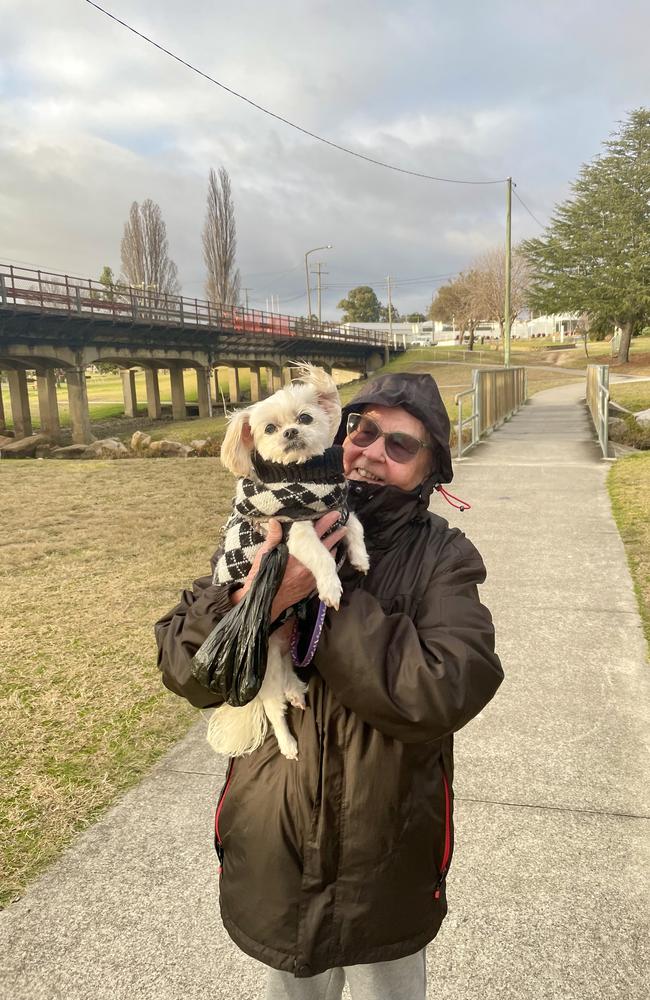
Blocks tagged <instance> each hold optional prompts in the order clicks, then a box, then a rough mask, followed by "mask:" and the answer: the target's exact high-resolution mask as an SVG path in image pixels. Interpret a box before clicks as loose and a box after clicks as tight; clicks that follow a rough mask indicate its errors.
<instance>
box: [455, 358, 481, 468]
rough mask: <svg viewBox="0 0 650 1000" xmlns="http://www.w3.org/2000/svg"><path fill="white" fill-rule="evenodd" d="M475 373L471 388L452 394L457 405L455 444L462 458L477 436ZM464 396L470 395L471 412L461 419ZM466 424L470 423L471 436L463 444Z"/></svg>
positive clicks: (476, 384)
mask: <svg viewBox="0 0 650 1000" xmlns="http://www.w3.org/2000/svg"><path fill="white" fill-rule="evenodd" d="M476 375H477V372H474V385H473V386H472V388H471V389H465V391H464V392H457V393H456V395H455V396H454V401H455V403H456V406H457V407H458V422H457V428H456V438H457V441H456V445H457V448H458V457H459V458H462V456H463V455H464V454H465V452H466V451H469V450H470V448H473V447H474V445H475V444H476V442H477V441H478V438H479V429H478V420H479V413H478V406H477V401H478V391H477V390H478V383H477V381H476ZM465 396H471V397H472V412H471V413H470V415H469V417H465V419H463V399H464V398H465ZM466 424H471V425H472V438H471V441H470V443H469V444H467V445H465V446H463V428H464V427H465V425H466Z"/></svg>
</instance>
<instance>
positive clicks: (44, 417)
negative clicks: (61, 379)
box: [36, 368, 61, 442]
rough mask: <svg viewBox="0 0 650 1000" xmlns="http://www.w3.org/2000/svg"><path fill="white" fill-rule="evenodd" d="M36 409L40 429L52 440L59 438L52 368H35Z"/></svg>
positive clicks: (59, 427)
mask: <svg viewBox="0 0 650 1000" xmlns="http://www.w3.org/2000/svg"><path fill="white" fill-rule="evenodd" d="M36 384H37V386H38V411H39V413H40V417H41V431H42V433H43V434H47V435H49V437H51V438H52V440H53V441H56V442H59V441H60V440H61V423H60V421H59V404H58V402H57V398H56V373H55V371H54V369H53V368H37V369H36Z"/></svg>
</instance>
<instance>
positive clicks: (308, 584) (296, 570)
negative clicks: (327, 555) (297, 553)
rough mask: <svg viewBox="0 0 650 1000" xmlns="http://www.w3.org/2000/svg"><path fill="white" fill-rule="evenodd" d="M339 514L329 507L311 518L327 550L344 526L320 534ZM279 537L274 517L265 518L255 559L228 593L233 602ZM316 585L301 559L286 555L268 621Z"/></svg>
mask: <svg viewBox="0 0 650 1000" xmlns="http://www.w3.org/2000/svg"><path fill="white" fill-rule="evenodd" d="M339 517H340V515H339V512H338V511H335V510H333V511H330V512H329V513H327V514H324V515H323V517H321V518H319V520H318V521H315V522H314V529H315V531H316V534H317V535H318V537H319V538H320V539H321V541H322V544H323V545H324V546H325V548H326V549H328V550H329V551H330V552H331V550H332V549H333V548H334V547H335V546H336V545H337V544H338V543H339V542H340V541H341V539H342V538H343V536H344V535H345V532H346V529H345V527H341V528H337V529H336V531H334V532H332V534H331V535H329V536H328V537H327V538H325V539H323V535H324V534H325V532H326V531H328V530H329V529H330V528H331V527H332V525H333V524H336V522H337V521H338V519H339ZM281 541H282V525H281V524H280V522H279V521H276V520H275V519H274V518H273V519H271V520H270V521H269V524H268V534H267V536H266V539H265V541H264V542H263V543H262V545H261V546H260V548H259V549H258V551H257V553H256V555H255V559H254V560H253V565H252V566H251V568H250V571H249V573H248V576H247V577H246V579H245V580H244V586H243V587H240V589H239V590H236V591H235V592H234V594H232V596H231V601H232V603H233V604H238V603H239V601H241V599H242V598H243V597H245V596H246V594H247V593H248V591H249V590H250V587H251V584H252V582H253V580H254V579H255V577H256V576H257V573H258V571H259V568H260V563H261V561H262V559H263V557H264V555H265V554H266V553H267V552H270V551H271V549H274V548H275V547H276V545H278V544H279V543H280V542H281ZM315 589H316V581H315V580H314V577H313V575H312V573H310V572H309V570H308V569H306V568H305V567H304V566H303V564H302V563H301V562H298V560H297V559H295V558H294V557H293V556H289V558H288V560H287V565H286V568H285V571H284V576H283V577H282V582H281V583H280V586H279V588H278V592H277V594H276V595H275V598H274V600H273V604H272V606H271V621H275V619H276V618H278V617H279V615H281V614H282V612H283V611H285V610H286V609H287V608H290V607H291V606H292V604H297V603H298V601H301V600H302V599H303V597H309V595H310V594H311V593H312V592H313V591H314V590H315Z"/></svg>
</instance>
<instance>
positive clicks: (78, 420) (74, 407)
mask: <svg viewBox="0 0 650 1000" xmlns="http://www.w3.org/2000/svg"><path fill="white" fill-rule="evenodd" d="M65 380H66V383H67V386H68V403H69V405H70V423H71V424H72V443H73V444H91V443H92V442H93V441H94V440H95V437H94V435H93V433H92V431H91V429H90V411H89V409H88V389H87V388H86V370H85V368H66V372H65Z"/></svg>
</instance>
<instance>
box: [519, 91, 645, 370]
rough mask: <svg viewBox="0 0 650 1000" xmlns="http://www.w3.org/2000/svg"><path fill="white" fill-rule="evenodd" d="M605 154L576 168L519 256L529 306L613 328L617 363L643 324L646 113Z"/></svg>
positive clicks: (637, 114)
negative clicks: (537, 235) (527, 270)
mask: <svg viewBox="0 0 650 1000" xmlns="http://www.w3.org/2000/svg"><path fill="white" fill-rule="evenodd" d="M605 150H606V152H605V153H604V154H603V155H602V156H599V157H597V158H596V159H595V160H594V161H593V162H592V163H589V164H585V165H584V166H583V167H582V169H581V171H580V174H579V176H578V179H577V180H576V181H575V183H574V184H573V195H572V197H570V198H569V199H568V200H567V201H565V202H563V203H562V204H561V205H559V206H558V207H557V208H556V210H555V214H554V216H553V217H552V219H551V222H550V224H549V226H548V227H547V229H546V234H545V236H544V237H542V238H541V239H533V240H528V241H526V243H524V244H523V251H524V253H525V255H526V257H527V259H528V261H529V263H530V266H531V270H532V272H533V281H532V289H531V293H530V295H529V303H530V305H531V306H532V308H534V309H539V310H540V311H542V312H563V311H572V312H580V313H586V314H587V316H588V318H589V322H590V324H591V325H592V327H593V328H596V329H598V328H600V329H602V328H603V327H606V326H609V327H610V328H611V327H613V326H615V325H616V326H619V327H620V328H621V342H620V347H619V354H618V360H619V362H621V363H624V362H627V361H628V359H629V352H630V342H631V338H632V336H633V335H634V334H636V333H640V332H641V330H642V329H643V327H644V326H646V325H647V324H648V323H650V110H648V109H647V108H639V109H637V110H636V111H633V112H632V113H631V114H630V115H629V116H628V119H627V121H625V122H623V123H622V124H621V125H620V128H619V129H618V131H617V132H615V133H614V134H613V135H612V136H611V137H610V139H609V140H608V141H607V142H605Z"/></svg>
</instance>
